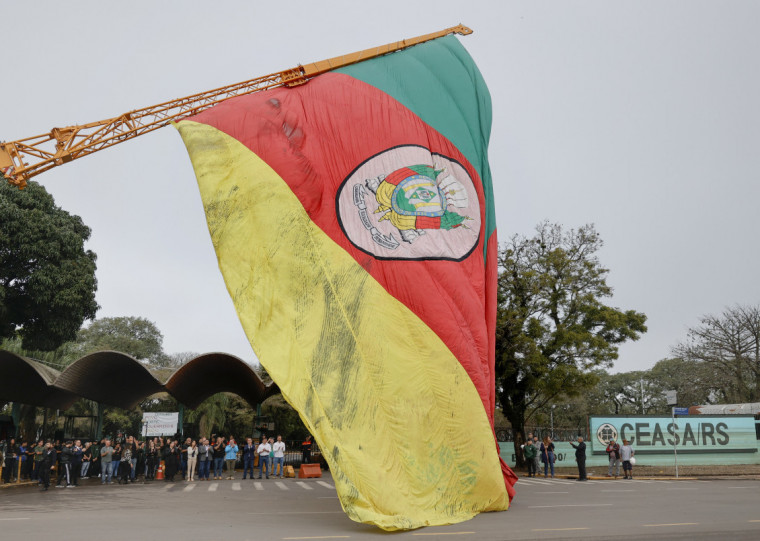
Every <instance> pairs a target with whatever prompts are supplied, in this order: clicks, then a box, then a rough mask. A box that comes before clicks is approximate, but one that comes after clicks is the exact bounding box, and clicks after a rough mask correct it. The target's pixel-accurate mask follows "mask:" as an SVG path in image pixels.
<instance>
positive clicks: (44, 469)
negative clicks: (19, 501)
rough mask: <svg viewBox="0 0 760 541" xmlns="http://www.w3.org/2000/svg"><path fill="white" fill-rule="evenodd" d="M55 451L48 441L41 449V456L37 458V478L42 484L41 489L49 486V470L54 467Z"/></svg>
mask: <svg viewBox="0 0 760 541" xmlns="http://www.w3.org/2000/svg"><path fill="white" fill-rule="evenodd" d="M56 459H57V453H56V452H55V449H54V448H53V444H52V443H50V441H48V442H47V443H46V444H45V448H44V450H43V451H42V458H40V460H39V478H40V483H41V484H42V490H47V489H48V487H49V486H50V472H51V470H52V469H53V468H55V462H56Z"/></svg>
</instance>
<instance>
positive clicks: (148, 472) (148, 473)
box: [145, 440, 158, 481]
mask: <svg viewBox="0 0 760 541" xmlns="http://www.w3.org/2000/svg"><path fill="white" fill-rule="evenodd" d="M157 457H158V451H157V450H156V442H155V440H150V441H149V442H148V443H147V444H146V446H145V478H146V479H148V480H151V481H152V480H153V478H154V477H155V476H156V458H157Z"/></svg>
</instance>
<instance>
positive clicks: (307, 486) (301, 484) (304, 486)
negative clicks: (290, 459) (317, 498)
mask: <svg viewBox="0 0 760 541" xmlns="http://www.w3.org/2000/svg"><path fill="white" fill-rule="evenodd" d="M296 484H297V485H298V486H300V487H302V488H305V489H306V490H314V487H310V486H309V485H307V484H306V483H304V482H303V481H296Z"/></svg>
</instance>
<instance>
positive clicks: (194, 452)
mask: <svg viewBox="0 0 760 541" xmlns="http://www.w3.org/2000/svg"><path fill="white" fill-rule="evenodd" d="M197 462H198V443H197V442H196V441H195V440H193V441H192V442H191V443H190V447H188V448H187V480H188V481H195V479H194V477H195V465H196V463H197Z"/></svg>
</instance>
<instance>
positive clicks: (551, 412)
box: [549, 404, 557, 440]
mask: <svg viewBox="0 0 760 541" xmlns="http://www.w3.org/2000/svg"><path fill="white" fill-rule="evenodd" d="M556 407H557V404H552V409H551V410H549V413H550V415H549V417H550V419H551V425H552V427H551V432H552V440H554V408H556Z"/></svg>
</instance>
